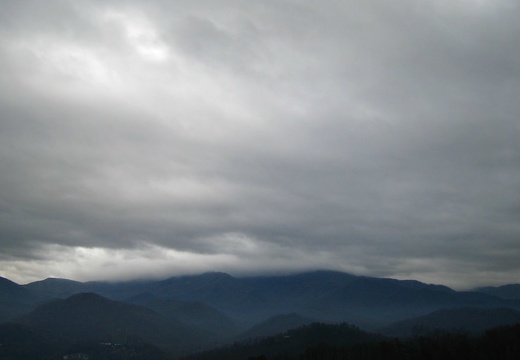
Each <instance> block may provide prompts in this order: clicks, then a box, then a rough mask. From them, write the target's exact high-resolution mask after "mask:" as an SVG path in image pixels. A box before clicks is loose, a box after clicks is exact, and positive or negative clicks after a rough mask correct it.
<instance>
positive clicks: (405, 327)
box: [383, 308, 520, 336]
mask: <svg viewBox="0 0 520 360" xmlns="http://www.w3.org/2000/svg"><path fill="white" fill-rule="evenodd" d="M516 323H520V311H516V310H513V309H508V308H498V309H482V308H456V309H444V310H438V311H435V312H432V313H431V314H428V315H424V316H420V317H417V318H413V319H408V320H403V321H399V322H397V323H395V324H392V325H390V326H388V327H386V328H385V329H384V330H383V333H384V334H385V335H389V336H411V335H414V334H420V333H423V332H429V331H433V330H455V331H460V330H462V331H466V332H473V333H479V332H483V331H485V330H487V329H490V328H493V327H497V326H500V325H511V324H516Z"/></svg>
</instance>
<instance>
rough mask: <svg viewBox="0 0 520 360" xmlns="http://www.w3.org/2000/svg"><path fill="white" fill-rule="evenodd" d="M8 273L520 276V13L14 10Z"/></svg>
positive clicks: (382, 6) (3, 15)
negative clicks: (311, 272) (329, 271)
mask: <svg viewBox="0 0 520 360" xmlns="http://www.w3.org/2000/svg"><path fill="white" fill-rule="evenodd" d="M0 7H1V8H2V11H0V44H1V47H0V49H1V50H0V69H1V70H0V73H1V76H0V92H1V96H0V169H1V171H0V246H1V248H2V251H1V254H0V275H2V276H6V277H8V278H12V279H14V280H17V281H21V282H24V281H29V280H34V279H40V278H43V277H47V276H61V277H69V278H75V279H80V280H85V279H99V278H106V279H120V278H135V277H149V276H154V277H161V276H167V275H171V274H177V273H193V272H199V271H205V270H222V271H229V272H232V273H234V274H248V273H257V272H286V271H295V270H300V269H310V268H331V269H340V270H344V271H350V272H355V273H360V274H367V275H376V276H392V277H399V278H408V277H413V278H418V279H421V280H424V281H430V282H442V283H446V284H448V285H452V286H458V287H467V286H472V285H481V284H497V283H505V282H513V281H516V280H515V279H518V276H519V275H520V267H519V264H518V258H519V256H520V246H519V245H520V242H519V241H520V240H519V239H520V226H519V224H520V192H519V191H518V189H519V184H520V142H519V141H518V138H519V135H520V121H519V119H518V116H519V114H520V105H519V101H518V94H519V93H520V88H519V87H520V85H519V84H520V60H519V59H520V48H519V47H518V46H517V43H518V41H517V40H516V39H518V38H519V36H520V26H519V25H518V21H517V19H518V15H520V14H519V12H520V9H519V7H518V5H517V4H516V3H515V2H511V1H507V0H499V1H493V2H491V1H476V0H475V1H470V0H460V1H454V2H453V1H450V2H448V1H421V2H417V1H412V0H406V1H400V2H380V1H350V2H340V1H325V2H320V3H319V4H318V3H316V2H311V1H299V2H294V1H277V2H268V1H257V2H240V1H231V0H230V1H224V2H222V3H220V4H219V6H215V5H214V4H213V3H211V2H207V1H147V2H146V3H143V2H137V1H135V2H110V3H107V2H103V1H91V2H68V1H54V0H53V1H47V2H45V3H43V2H39V1H24V2H5V3H3V4H2V5H0Z"/></svg>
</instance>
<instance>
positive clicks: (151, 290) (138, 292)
mask: <svg viewBox="0 0 520 360" xmlns="http://www.w3.org/2000/svg"><path fill="white" fill-rule="evenodd" d="M24 288H25V289H26V290H29V291H30V292H32V293H33V294H34V296H36V297H38V298H39V299H51V298H56V297H59V298H64V297H66V296H70V295H73V294H75V293H79V292H94V293H97V294H100V295H102V296H105V297H107V298H110V299H114V300H122V301H127V300H128V299H131V298H136V297H138V296H142V295H143V294H147V295H148V296H153V297H154V298H155V299H156V300H176V301H190V302H197V303H202V304H205V305H208V306H210V307H212V308H214V309H216V310H218V311H220V312H222V313H224V314H227V315H228V316H231V317H233V318H235V319H237V320H239V321H240V322H242V323H246V324H254V323H256V322H259V321H262V320H265V319H267V318H269V317H272V316H275V315H278V314H287V313H297V314H299V315H302V316H305V317H308V318H312V319H315V320H319V321H327V322H330V321H333V322H341V321H347V322H350V323H355V324H358V325H359V326H361V327H363V328H368V329H375V328H379V327H381V326H385V325H388V324H390V323H392V322H395V321H399V320H404V319H406V318H411V317H415V316H420V315H425V314H427V313H430V312H432V311H436V310H441V309H445V308H452V307H485V308H494V307H511V308H516V309H520V300H515V299H505V298H501V297H498V296H495V295H490V294H485V293H481V292H475V291H473V292H459V291H454V290H452V289H450V288H448V287H446V286H441V285H430V284H424V283H421V282H418V281H413V280H405V281H403V280H394V279H382V278H373V277H364V276H354V275H350V274H345V273H341V272H332V271H317V272H310V273H304V274H297V275H290V276H270V277H249V278H235V277H232V276H230V275H228V274H224V273H206V274H202V275H196V276H180V277H172V278H170V279H167V280H163V281H149V282H124V283H102V282H87V283H78V282H70V281H69V280H58V279H47V280H43V281H39V282H36V283H31V284H28V285H25V286H24Z"/></svg>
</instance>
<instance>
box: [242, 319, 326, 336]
mask: <svg viewBox="0 0 520 360" xmlns="http://www.w3.org/2000/svg"><path fill="white" fill-rule="evenodd" d="M314 322H316V321H315V320H313V319H310V318H307V317H303V316H301V315H298V314H295V313H292V314H280V315H275V316H272V317H270V318H269V319H267V320H265V321H262V322H260V323H258V324H256V325H254V326H253V327H251V328H250V329H248V330H246V331H244V332H243V333H242V334H240V339H259V338H263V337H268V336H272V335H275V334H280V333H283V332H285V331H287V330H290V329H294V328H297V327H300V326H303V325H307V324H312V323H314Z"/></svg>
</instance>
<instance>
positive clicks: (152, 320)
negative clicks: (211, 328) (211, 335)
mask: <svg viewBox="0 0 520 360" xmlns="http://www.w3.org/2000/svg"><path fill="white" fill-rule="evenodd" d="M14 322H15V323H18V324H21V325H26V326H28V327H30V328H31V329H34V330H36V331H39V332H40V333H42V334H49V335H50V334H52V336H54V337H56V338H58V339H60V341H63V342H67V341H68V342H76V341H89V340H94V341H103V342H110V343H125V342H127V340H128V339H129V338H132V339H134V338H136V339H141V340H144V341H146V342H149V343H152V344H155V345H158V346H161V347H164V348H168V349H170V350H172V351H174V352H176V353H184V352H186V351H188V350H193V349H194V348H196V347H195V346H196V345H198V343H204V341H205V336H206V334H205V333H204V332H199V331H196V330H194V329H192V328H190V327H188V326H186V325H184V324H183V323H181V322H179V321H174V320H173V319H168V320H165V319H163V318H162V317H161V316H160V315H159V314H157V313H156V312H154V311H152V310H150V309H147V308H144V307H141V306H137V305H131V304H125V303H120V302H116V301H112V300H109V299H106V298H103V297H101V296H99V295H96V294H93V293H82V294H77V295H73V296H71V297H70V298H67V299H65V300H56V301H52V302H50V303H48V304H45V305H42V306H39V307H38V308H36V309H35V310H34V311H32V312H31V313H29V314H27V315H24V316H22V317H20V318H18V319H16V320H15V321H14Z"/></svg>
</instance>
